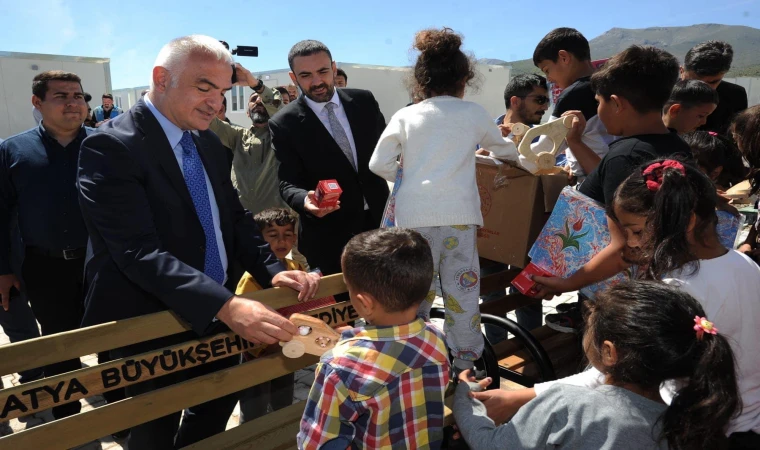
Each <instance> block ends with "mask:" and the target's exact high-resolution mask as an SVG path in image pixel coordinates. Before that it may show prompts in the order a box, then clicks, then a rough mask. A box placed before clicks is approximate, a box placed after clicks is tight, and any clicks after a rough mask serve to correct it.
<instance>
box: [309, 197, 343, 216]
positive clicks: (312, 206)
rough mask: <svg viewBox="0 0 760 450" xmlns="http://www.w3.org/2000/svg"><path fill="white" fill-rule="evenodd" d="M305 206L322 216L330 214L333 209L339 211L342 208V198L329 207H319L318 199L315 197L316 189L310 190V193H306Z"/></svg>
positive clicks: (316, 214) (312, 212)
mask: <svg viewBox="0 0 760 450" xmlns="http://www.w3.org/2000/svg"><path fill="white" fill-rule="evenodd" d="M303 207H304V209H306V211H308V212H309V213H311V214H312V215H313V216H316V217H319V218H322V217H324V216H326V215H328V214H330V213H331V212H333V211H337V210H339V209H340V200H338V204H337V205H335V206H330V207H327V208H319V207H318V206H317V199H316V197H315V193H314V191H309V193H308V194H307V195H306V198H305V199H304V201H303Z"/></svg>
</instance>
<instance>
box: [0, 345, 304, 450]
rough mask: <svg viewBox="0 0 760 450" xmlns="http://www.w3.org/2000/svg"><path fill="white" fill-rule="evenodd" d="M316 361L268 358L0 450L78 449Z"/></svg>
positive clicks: (50, 427) (47, 427) (32, 433)
mask: <svg viewBox="0 0 760 450" xmlns="http://www.w3.org/2000/svg"><path fill="white" fill-rule="evenodd" d="M317 361H318V358H316V357H314V356H311V355H306V356H303V357H301V358H298V359H290V358H287V357H285V356H284V355H282V354H277V355H270V356H265V357H263V358H260V359H256V360H254V361H250V362H247V363H244V364H241V365H238V366H235V367H231V368H229V369H225V370H220V371H218V372H214V373H211V374H208V375H204V376H201V377H197V378H193V379H192V380H188V381H185V382H183V383H179V384H174V385H171V386H167V387H165V388H162V389H157V390H155V391H151V392H148V393H146V394H143V395H138V396H136V397H130V398H127V399H125V400H122V401H119V402H116V403H112V404H108V405H105V406H101V407H100V408H96V409H94V410H91V411H87V412H84V413H80V414H76V415H73V416H70V417H66V418H65V419H60V420H56V421H54V422H50V423H46V424H44V425H39V426H36V427H34V428H30V429H27V430H24V431H22V432H19V433H14V434H11V435H9V436H6V437H4V438H2V439H0V448H3V449H5V448H8V449H13V450H38V449H43V448H44V449H46V450H53V449H67V448H72V447H76V446H77V445H82V444H85V443H87V442H90V441H92V440H95V439H98V438H101V437H103V436H107V435H108V434H110V433H114V432H117V431H119V430H123V429H125V428H131V427H133V426H135V425H139V424H141V423H145V422H148V421H150V420H153V419H158V418H159V417H163V416H165V415H167V414H171V413H173V412H176V411H180V410H183V409H185V408H188V407H190V406H193V405H198V404H200V403H203V402H206V401H209V400H213V399H215V398H219V397H222V396H224V395H228V394H232V393H234V392H238V391H241V390H243V389H245V388H247V387H250V386H253V385H255V384H259V383H263V382H265V381H270V380H273V379H275V378H277V377H281V376H283V375H287V374H289V373H292V372H295V371H296V370H299V369H303V368H304V367H308V366H310V365H312V364H315V363H316V362H317Z"/></svg>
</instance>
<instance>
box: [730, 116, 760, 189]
mask: <svg viewBox="0 0 760 450" xmlns="http://www.w3.org/2000/svg"><path fill="white" fill-rule="evenodd" d="M731 132H732V133H733V135H734V140H736V145H737V146H738V147H739V150H740V151H741V153H742V155H744V158H745V159H746V160H747V162H748V163H749V166H750V181H751V182H752V194H756V193H757V192H758V191H760V105H756V106H753V107H751V108H748V109H745V110H744V111H742V112H740V113H739V114H738V115H737V116H736V118H734V122H733V124H732V125H731Z"/></svg>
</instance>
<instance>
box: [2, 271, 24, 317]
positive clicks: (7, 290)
mask: <svg viewBox="0 0 760 450" xmlns="http://www.w3.org/2000/svg"><path fill="white" fill-rule="evenodd" d="M11 287H15V288H16V289H18V290H21V282H20V281H19V279H18V278H16V275H13V274H12V273H9V274H7V275H0V296H2V297H3V298H2V302H3V309H4V310H6V311H8V308H9V307H10V301H11Z"/></svg>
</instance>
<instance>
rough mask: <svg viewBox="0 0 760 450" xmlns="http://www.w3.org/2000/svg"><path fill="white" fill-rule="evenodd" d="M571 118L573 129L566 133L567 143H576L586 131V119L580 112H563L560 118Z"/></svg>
mask: <svg viewBox="0 0 760 450" xmlns="http://www.w3.org/2000/svg"><path fill="white" fill-rule="evenodd" d="M565 116H573V127H572V128H570V131H568V132H567V137H566V138H565V139H567V143H568V144H570V143H573V142H578V141H580V140H581V136H583V132H584V131H586V117H585V116H584V115H583V113H582V112H580V111H565V113H564V114H562V117H565Z"/></svg>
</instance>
